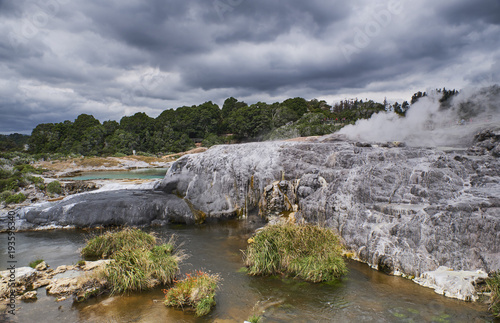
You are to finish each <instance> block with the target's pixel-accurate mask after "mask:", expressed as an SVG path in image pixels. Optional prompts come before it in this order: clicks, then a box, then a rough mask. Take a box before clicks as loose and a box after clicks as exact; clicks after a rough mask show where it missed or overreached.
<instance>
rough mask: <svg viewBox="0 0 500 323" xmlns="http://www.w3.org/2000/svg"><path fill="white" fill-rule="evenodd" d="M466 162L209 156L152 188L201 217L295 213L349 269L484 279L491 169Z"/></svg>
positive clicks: (306, 148) (326, 149)
mask: <svg viewBox="0 0 500 323" xmlns="http://www.w3.org/2000/svg"><path fill="white" fill-rule="evenodd" d="M487 136H489V135H482V137H481V138H483V137H484V138H486V137H487ZM490 139H491V136H490V137H488V138H486V139H484V140H483V141H485V140H490ZM480 142H481V141H478V140H476V143H480ZM476 148H477V146H474V147H472V149H476ZM485 150H486V149H485ZM469 151H470V150H469ZM467 152H468V151H467V150H465V149H454V150H450V151H441V150H438V149H429V148H415V147H408V146H406V145H404V144H402V143H387V144H372V145H365V144H363V145H361V144H359V143H357V144H356V143H352V142H348V141H342V140H331V141H330V140H318V141H316V142H266V143H251V144H244V145H237V146H215V147H212V148H211V149H209V150H208V151H207V152H205V153H204V154H202V155H192V156H185V157H183V158H182V159H181V160H179V161H178V162H177V163H174V165H173V167H172V171H169V172H168V173H167V175H166V177H165V179H164V180H163V181H162V183H161V185H160V187H159V188H160V189H163V190H165V191H166V192H174V191H175V192H176V193H177V194H180V195H181V196H183V197H185V198H187V199H188V200H189V201H190V202H191V203H192V206H193V207H194V208H195V209H197V210H201V211H203V212H205V213H206V214H207V217H210V216H215V217H217V216H220V214H221V212H233V213H236V214H245V213H246V212H249V211H250V210H252V209H258V210H259V212H260V214H261V215H262V216H264V217H271V216H273V215H276V214H286V213H288V212H290V211H292V210H297V212H296V213H295V218H296V219H297V220H298V221H303V222H310V223H322V224H326V225H328V226H330V227H332V228H334V229H336V230H337V231H338V232H339V233H340V234H341V236H342V238H343V240H344V242H345V244H346V246H347V247H348V248H349V249H351V250H352V251H353V252H354V254H355V255H356V257H357V258H358V259H359V260H361V261H364V262H367V263H369V264H370V265H371V266H373V267H374V268H378V269H379V270H383V271H386V272H390V273H396V274H404V275H408V276H419V275H421V274H422V273H423V272H428V271H432V270H436V269H437V268H438V267H440V266H447V267H449V268H452V269H454V270H457V271H459V270H480V269H481V270H484V271H487V272H492V271H496V270H500V234H499V232H500V230H499V229H500V209H499V207H498V205H499V203H498V200H499V199H500V184H499V182H500V173H499V172H500V164H499V161H498V158H496V157H495V156H493V155H492V154H490V153H485V154H481V155H480V156H469V155H468V154H467ZM259 203H260V206H259Z"/></svg>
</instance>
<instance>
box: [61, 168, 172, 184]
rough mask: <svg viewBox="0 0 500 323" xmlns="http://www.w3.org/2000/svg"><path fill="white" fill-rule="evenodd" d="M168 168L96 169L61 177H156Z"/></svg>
mask: <svg viewBox="0 0 500 323" xmlns="http://www.w3.org/2000/svg"><path fill="white" fill-rule="evenodd" d="M167 170H168V168H145V169H134V170H126V171H97V172H82V173H80V174H79V175H78V176H73V177H64V178H61V179H71V180H75V181H76V180H78V181H84V180H92V179H158V178H163V177H165V174H166V173H167Z"/></svg>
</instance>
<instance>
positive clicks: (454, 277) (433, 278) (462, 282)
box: [413, 266, 488, 301]
mask: <svg viewBox="0 0 500 323" xmlns="http://www.w3.org/2000/svg"><path fill="white" fill-rule="evenodd" d="M487 278H488V274H487V273H485V272H484V271H482V270H476V271H465V270H460V271H454V270H453V269H451V268H448V267H445V266H441V267H439V268H438V269H436V270H434V271H427V272H425V273H423V274H422V276H420V277H418V278H415V279H413V281H414V282H416V283H417V284H419V285H422V286H425V287H429V288H432V289H434V291H435V292H436V293H438V294H441V295H444V296H447V297H451V298H458V299H461V300H463V301H476V300H477V299H478V296H477V293H476V285H477V284H478V283H481V282H484V280H485V279H487Z"/></svg>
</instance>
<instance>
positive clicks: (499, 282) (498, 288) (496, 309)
mask: <svg viewBox="0 0 500 323" xmlns="http://www.w3.org/2000/svg"><path fill="white" fill-rule="evenodd" d="M486 284H487V285H488V288H489V289H490V291H491V297H490V307H489V310H490V311H491V312H492V313H493V314H494V315H495V316H497V317H500V271H499V272H496V273H495V274H493V276H492V277H490V278H488V279H487V280H486Z"/></svg>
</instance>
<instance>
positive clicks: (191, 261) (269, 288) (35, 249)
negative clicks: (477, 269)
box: [0, 221, 493, 322]
mask: <svg viewBox="0 0 500 323" xmlns="http://www.w3.org/2000/svg"><path fill="white" fill-rule="evenodd" d="M258 226H261V224H260V223H249V222H246V221H229V222H223V223H218V224H208V225H203V226H170V227H165V228H156V229H153V231H154V232H156V234H157V235H158V237H160V238H162V239H165V240H168V238H169V237H170V235H171V234H173V233H175V234H176V235H177V237H178V238H177V239H178V242H180V243H182V244H183V246H182V248H183V249H184V250H185V251H186V252H187V253H188V254H189V255H190V257H189V258H188V259H187V260H186V261H185V263H184V264H183V265H182V267H181V270H182V272H184V273H186V272H190V271H194V270H197V269H204V270H207V271H211V272H216V273H220V275H221V277H222V278H223V281H222V285H221V287H220V290H219V291H218V293H217V296H216V302H217V306H216V307H215V309H214V311H213V312H212V313H211V314H210V315H208V316H206V317H204V318H195V317H194V316H193V315H192V314H191V313H188V312H183V311H181V310H176V309H171V308H167V307H165V306H164V305H163V299H164V295H163V292H162V291H161V288H157V289H155V290H152V291H147V292H143V293H132V294H130V295H124V296H120V295H116V296H102V297H99V298H95V299H91V300H88V301H85V302H83V303H72V301H71V300H67V301H63V302H59V303H57V302H56V301H55V299H54V298H52V297H48V296H45V290H44V289H43V288H41V289H40V290H39V300H38V301H37V302H35V303H22V304H21V309H20V311H19V313H18V315H16V316H17V317H18V319H19V322H32V321H37V322H54V321H64V322H243V320H245V319H248V318H249V317H250V316H251V315H252V314H259V315H262V316H263V318H264V322H362V321H370V322H485V321H493V318H492V317H491V316H490V315H489V314H488V313H487V312H486V307H485V306H482V305H480V304H476V303H465V302H461V301H458V300H453V299H448V298H445V297H443V296H440V295H437V294H435V293H434V292H433V291H432V290H430V289H427V288H423V287H420V286H418V285H416V284H414V283H412V282H411V281H408V280H406V279H403V278H400V277H394V276H388V275H384V274H381V273H379V272H376V271H374V270H372V269H370V268H369V267H368V266H367V265H364V264H360V263H357V262H349V264H348V267H349V274H348V275H347V276H346V277H344V278H343V279H342V280H341V281H337V282H332V283H321V284H312V283H307V282H303V281H299V280H295V279H290V278H282V277H250V276H248V275H247V274H246V273H245V272H244V271H243V270H241V269H242V266H243V263H242V253H241V250H242V249H244V248H245V247H246V240H247V239H248V237H250V235H251V233H252V232H253V231H254V230H255V228H257V227H258ZM86 237H88V233H87V232H85V231H80V230H68V231H62V230H55V231H47V232H30V233H18V234H17V238H18V246H19V253H18V254H17V257H18V259H19V260H20V265H27V263H29V261H31V260H33V259H37V258H43V259H45V260H46V261H47V262H48V263H49V264H50V265H51V266H52V267H56V266H58V265H61V264H71V263H76V262H77V261H78V260H79V259H80V258H79V254H78V249H79V248H81V247H82V246H83V244H84V242H85V238H86ZM2 238H3V237H2ZM0 257H1V258H0V259H1V261H2V264H5V263H6V262H5V260H6V255H5V254H1V255H0Z"/></svg>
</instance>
